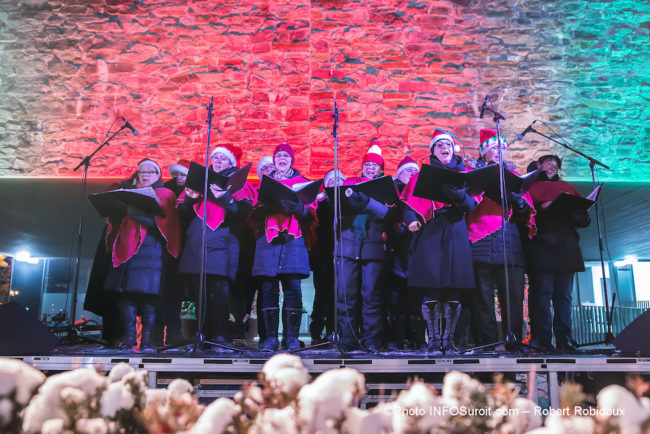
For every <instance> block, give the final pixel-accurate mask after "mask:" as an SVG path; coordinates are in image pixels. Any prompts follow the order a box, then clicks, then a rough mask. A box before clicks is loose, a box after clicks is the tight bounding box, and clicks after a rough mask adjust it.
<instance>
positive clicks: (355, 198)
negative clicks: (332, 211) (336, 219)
mask: <svg viewBox="0 0 650 434" xmlns="http://www.w3.org/2000/svg"><path fill="white" fill-rule="evenodd" d="M348 202H349V204H350V207H351V208H352V209H354V210H356V211H361V210H363V209H364V208H365V207H366V206H368V202H370V198H369V197H368V196H367V195H365V194H363V193H361V192H358V191H353V192H352V194H351V195H350V196H348Z"/></svg>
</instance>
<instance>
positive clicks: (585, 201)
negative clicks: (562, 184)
mask: <svg viewBox="0 0 650 434" xmlns="http://www.w3.org/2000/svg"><path fill="white" fill-rule="evenodd" d="M602 187H603V184H600V185H598V186H597V187H596V188H594V190H593V191H592V192H591V193H589V195H587V196H586V197H579V196H574V195H572V194H569V193H561V194H560V195H559V196H558V197H556V198H555V199H554V200H553V202H551V204H550V205H549V206H548V208H546V212H548V213H551V214H553V215H556V216H558V217H566V218H570V217H572V216H573V213H574V212H575V211H579V210H583V211H585V212H586V211H588V210H589V208H591V207H592V206H593V205H594V204H595V203H596V201H597V200H598V198H599V197H600V191H601V190H602Z"/></svg>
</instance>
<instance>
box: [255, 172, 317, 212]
mask: <svg viewBox="0 0 650 434" xmlns="http://www.w3.org/2000/svg"><path fill="white" fill-rule="evenodd" d="M322 183H323V180H322V179H317V180H316V181H307V182H299V183H297V184H294V185H293V186H292V187H289V186H287V185H284V184H282V183H281V182H279V181H277V180H275V179H273V178H271V177H269V176H266V175H264V176H262V183H261V184H260V191H259V195H258V197H257V200H258V201H259V202H262V203H263V204H264V205H268V206H271V207H273V208H278V209H279V208H281V207H282V201H283V200H285V201H291V202H301V203H302V204H304V205H308V204H310V203H312V202H314V201H315V200H316V196H317V195H318V192H319V191H320V186H321V184H322Z"/></svg>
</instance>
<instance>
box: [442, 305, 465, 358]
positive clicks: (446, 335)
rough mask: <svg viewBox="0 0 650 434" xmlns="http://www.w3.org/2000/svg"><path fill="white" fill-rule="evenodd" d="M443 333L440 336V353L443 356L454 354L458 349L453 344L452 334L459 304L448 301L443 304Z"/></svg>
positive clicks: (459, 307) (458, 314)
mask: <svg viewBox="0 0 650 434" xmlns="http://www.w3.org/2000/svg"><path fill="white" fill-rule="evenodd" d="M444 309H445V331H444V332H443V334H442V351H444V352H445V354H456V353H458V348H456V345H455V344H454V332H455V331H456V324H457V323H458V317H459V316H460V309H461V306H460V302H458V301H449V302H447V303H445V307H444Z"/></svg>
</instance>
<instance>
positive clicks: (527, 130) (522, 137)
mask: <svg viewBox="0 0 650 434" xmlns="http://www.w3.org/2000/svg"><path fill="white" fill-rule="evenodd" d="M535 122H537V119H535V120H534V121H533V123H532V124H530V125H528V126H527V127H526V129H525V130H524V131H523V132H522V133H521V134H519V135H518V136H517V140H524V136H525V135H526V134H528V133H530V132H531V131H535V128H533V125H535Z"/></svg>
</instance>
